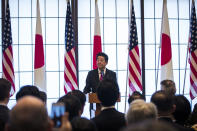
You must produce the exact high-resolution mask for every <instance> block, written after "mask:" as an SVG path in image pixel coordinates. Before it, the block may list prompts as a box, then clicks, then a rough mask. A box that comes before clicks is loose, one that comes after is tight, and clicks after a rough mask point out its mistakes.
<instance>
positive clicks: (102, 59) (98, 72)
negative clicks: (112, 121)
mask: <svg viewBox="0 0 197 131" xmlns="http://www.w3.org/2000/svg"><path fill="white" fill-rule="evenodd" d="M96 63H97V67H98V68H97V69H94V70H91V71H89V72H88V75H87V78H86V86H85V88H84V90H83V92H84V93H85V94H87V93H90V92H93V93H96V90H97V86H98V85H99V83H100V82H101V81H102V80H103V79H111V80H112V81H114V82H115V83H116V85H117V86H118V84H117V79H116V73H115V72H113V71H111V70H109V69H107V68H106V65H107V63H108V56H107V54H105V53H103V52H100V53H98V54H97V55H96ZM96 108H97V110H96V112H99V110H100V104H96ZM92 111H94V110H93V104H90V117H93V116H94V113H92ZM96 114H97V113H96Z"/></svg>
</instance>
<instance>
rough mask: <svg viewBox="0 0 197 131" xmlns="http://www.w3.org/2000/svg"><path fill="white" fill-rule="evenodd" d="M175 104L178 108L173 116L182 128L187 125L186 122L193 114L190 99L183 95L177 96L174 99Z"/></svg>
mask: <svg viewBox="0 0 197 131" xmlns="http://www.w3.org/2000/svg"><path fill="white" fill-rule="evenodd" d="M174 104H175V106H176V109H175V111H174V112H173V116H174V118H175V120H176V123H177V124H180V125H182V126H184V125H186V123H185V122H186V121H187V120H188V118H189V115H190V113H191V106H190V103H189V101H188V99H187V98H186V97H185V96H183V95H177V96H175V97H174Z"/></svg>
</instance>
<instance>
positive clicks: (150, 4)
mask: <svg viewBox="0 0 197 131" xmlns="http://www.w3.org/2000/svg"><path fill="white" fill-rule="evenodd" d="M144 5H145V6H144V18H153V17H154V0H145V1H144ZM157 11H158V10H157Z"/></svg>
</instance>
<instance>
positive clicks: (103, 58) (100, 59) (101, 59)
mask: <svg viewBox="0 0 197 131" xmlns="http://www.w3.org/2000/svg"><path fill="white" fill-rule="evenodd" d="M107 63H108V56H107V54H105V53H104V52H100V53H98V54H97V55H96V64H97V67H98V68H99V69H100V70H103V69H105V67H106V65H107Z"/></svg>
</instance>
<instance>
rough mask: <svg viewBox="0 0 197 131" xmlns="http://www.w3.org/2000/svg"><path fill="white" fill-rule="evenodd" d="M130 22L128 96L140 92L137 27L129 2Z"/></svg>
mask: <svg viewBox="0 0 197 131" xmlns="http://www.w3.org/2000/svg"><path fill="white" fill-rule="evenodd" d="M130 19H131V21H130V41H129V42H130V44H129V60H128V66H129V72H128V73H129V74H128V81H129V87H130V94H131V93H132V92H134V91H140V92H141V91H142V78H141V68H140V56H139V48H138V37H137V27H136V20H135V12H134V6H133V2H132V0H131V18H130Z"/></svg>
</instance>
